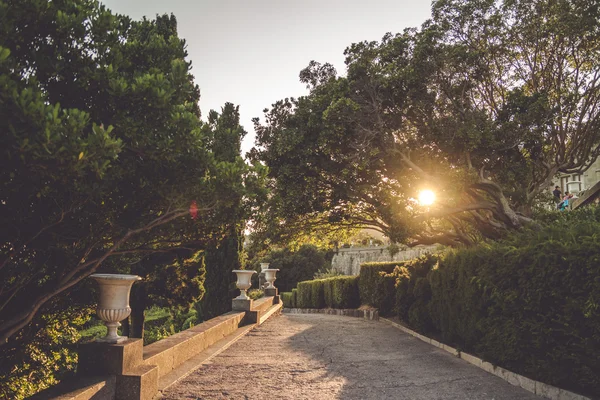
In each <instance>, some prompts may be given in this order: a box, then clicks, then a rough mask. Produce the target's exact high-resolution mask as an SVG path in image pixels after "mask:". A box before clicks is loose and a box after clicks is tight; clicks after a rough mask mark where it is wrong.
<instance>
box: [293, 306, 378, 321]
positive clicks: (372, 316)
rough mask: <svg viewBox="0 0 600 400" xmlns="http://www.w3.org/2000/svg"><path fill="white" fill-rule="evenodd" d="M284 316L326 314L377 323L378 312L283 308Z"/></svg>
mask: <svg viewBox="0 0 600 400" xmlns="http://www.w3.org/2000/svg"><path fill="white" fill-rule="evenodd" d="M283 312H284V313H285V314H328V315H341V316H345V317H356V318H363V319H366V320H369V321H379V310H356V309H353V308H345V309H337V308H284V309H283Z"/></svg>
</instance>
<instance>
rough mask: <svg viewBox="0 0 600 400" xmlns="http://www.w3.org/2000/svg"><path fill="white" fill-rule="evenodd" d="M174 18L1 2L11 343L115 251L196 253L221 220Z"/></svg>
mask: <svg viewBox="0 0 600 400" xmlns="http://www.w3.org/2000/svg"><path fill="white" fill-rule="evenodd" d="M176 26H177V25H176V21H175V18H174V17H173V16H162V17H157V18H156V20H146V19H144V20H142V21H132V20H130V19H129V18H128V17H125V16H122V15H115V14H113V13H111V12H110V11H108V10H106V9H105V8H104V7H103V6H101V5H99V4H98V3H97V2H96V1H91V0H65V1H57V2H54V1H53V2H48V1H45V0H25V1H4V0H3V1H0V132H1V136H0V149H1V150H0V151H1V153H2V157H0V177H1V179H0V182H1V185H2V186H1V191H0V224H1V225H2V226H3V229H2V232H1V233H0V280H1V283H0V342H1V343H3V345H4V346H7V344H6V343H7V342H6V341H7V339H9V338H10V339H11V341H9V342H8V343H9V345H10V343H14V342H15V341H19V340H22V339H23V335H21V334H19V332H21V330H22V328H24V327H26V326H27V325H28V324H30V322H31V321H32V320H33V319H34V317H36V314H37V313H38V312H39V311H40V309H42V307H49V306H50V304H51V303H52V301H54V299H57V297H56V296H59V295H61V294H63V293H65V291H67V290H69V289H71V288H72V287H73V286H75V285H77V284H78V283H79V282H80V281H81V280H83V279H84V278H85V277H87V276H88V275H89V274H91V273H93V272H94V271H96V270H97V269H98V268H100V267H101V266H102V265H104V267H103V268H105V269H109V268H110V266H111V265H115V269H114V270H116V268H117V267H118V265H117V264H118V263H115V264H111V263H112V262H113V261H111V259H113V260H114V258H115V257H118V256H121V257H124V256H126V257H130V256H131V255H140V254H150V253H154V252H163V251H172V249H173V248H181V247H186V248H189V249H191V250H193V249H195V248H197V246H196V247H194V246H189V247H188V246H185V245H186V244H188V243H187V241H192V242H194V241H197V240H200V239H198V238H203V237H205V236H207V235H208V234H210V232H215V231H218V230H219V229H220V227H219V225H220V223H219V221H218V215H216V213H214V212H208V209H215V208H218V207H219V203H218V202H219V199H218V196H215V193H216V192H217V191H216V190H215V188H217V187H219V184H218V183H215V182H214V179H213V177H214V176H215V175H217V173H218V166H217V165H216V164H215V163H214V158H213V157H212V155H211V154H210V151H209V150H208V149H207V146H206V138H205V137H204V136H203V133H202V130H201V121H200V118H199V117H200V113H199V108H198V100H199V89H198V87H197V86H196V85H195V84H194V83H193V76H192V75H191V74H190V68H191V65H190V62H189V61H186V56H187V53H186V50H185V47H186V46H185V41H184V40H182V39H180V38H179V37H178V36H177V29H176ZM192 201H195V202H196V204H197V205H198V208H199V209H200V214H199V215H198V217H197V218H196V219H193V218H190V216H189V208H190V203H191V202H192ZM207 232H208V233H207ZM184 240H185V241H186V242H184ZM192 244H193V243H192ZM173 257H174V256H173ZM199 272H200V271H199Z"/></svg>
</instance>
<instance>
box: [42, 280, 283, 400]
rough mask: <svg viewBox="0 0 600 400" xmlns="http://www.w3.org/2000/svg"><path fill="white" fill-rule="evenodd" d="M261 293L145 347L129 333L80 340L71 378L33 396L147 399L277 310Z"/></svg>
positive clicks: (274, 297)
mask: <svg viewBox="0 0 600 400" xmlns="http://www.w3.org/2000/svg"><path fill="white" fill-rule="evenodd" d="M267 292H268V293H266V296H265V297H263V298H261V299H258V300H252V299H240V298H236V299H233V301H232V309H233V311H231V312H228V313H226V314H223V315H220V316H218V317H215V318H212V319H210V320H208V321H205V322H203V323H201V324H198V325H196V326H194V327H191V328H189V329H186V330H184V331H181V332H179V333H176V334H174V335H172V336H169V337H167V338H165V339H162V340H159V341H158V342H155V343H152V344H150V345H148V346H143V340H142V339H133V338H123V340H120V341H119V342H118V343H106V342H102V341H95V342H92V343H85V344H81V345H79V348H78V355H79V362H78V368H77V375H76V377H75V379H72V380H69V381H65V382H61V384H59V385H57V386H55V387H53V388H50V389H48V390H45V391H43V392H41V393H38V394H37V395H35V396H34V397H33V399H37V400H45V399H59V400H67V399H69V400H90V399H94V400H151V399H153V398H155V397H156V396H157V395H158V394H159V391H160V390H163V389H165V388H166V387H168V386H170V385H171V384H173V383H174V382H176V381H177V380H178V379H180V378H181V377H183V376H185V375H187V374H189V373H190V372H192V371H193V370H195V369H197V368H198V367H199V366H200V365H201V364H202V363H203V362H205V361H206V360H207V359H209V358H211V357H213V356H214V355H216V354H218V353H219V352H220V351H222V350H223V349H225V348H227V347H228V346H229V345H230V344H231V343H233V342H234V341H235V340H237V339H238V338H239V337H241V336H243V335H244V334H246V333H247V332H249V331H250V330H251V329H252V328H254V327H255V326H257V325H260V324H262V323H263V322H264V321H266V320H267V319H268V318H269V317H271V316H273V315H275V314H278V313H279V312H281V309H282V306H283V304H282V302H281V301H280V299H279V295H278V292H277V289H276V288H272V289H267ZM127 296H129V293H127ZM99 314H100V313H99Z"/></svg>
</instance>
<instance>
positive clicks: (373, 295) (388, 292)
mask: <svg viewBox="0 0 600 400" xmlns="http://www.w3.org/2000/svg"><path fill="white" fill-rule="evenodd" d="M402 264H403V263H398V262H385V263H364V264H361V266H360V279H359V291H360V301H361V303H362V304H366V305H370V306H373V307H376V308H377V309H379V313H380V314H381V315H389V314H391V313H392V311H393V308H394V299H395V294H394V293H395V290H394V285H395V282H396V278H395V276H393V275H390V273H392V272H393V271H394V269H395V268H396V267H399V266H401V265H402Z"/></svg>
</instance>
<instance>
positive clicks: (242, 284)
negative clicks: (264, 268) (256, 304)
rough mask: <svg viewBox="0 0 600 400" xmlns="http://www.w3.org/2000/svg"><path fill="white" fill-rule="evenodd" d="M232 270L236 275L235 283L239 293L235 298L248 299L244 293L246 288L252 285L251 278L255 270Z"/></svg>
mask: <svg viewBox="0 0 600 400" xmlns="http://www.w3.org/2000/svg"><path fill="white" fill-rule="evenodd" d="M233 272H235V273H236V275H237V282H236V283H235V284H236V286H237V288H238V289H240V295H239V296H238V297H236V299H238V300H249V299H250V298H249V297H248V296H247V295H246V290H248V289H250V287H251V286H252V281H251V278H252V275H254V274H255V273H256V271H252V270H242V269H236V270H234V271H233Z"/></svg>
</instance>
